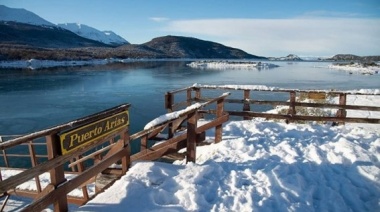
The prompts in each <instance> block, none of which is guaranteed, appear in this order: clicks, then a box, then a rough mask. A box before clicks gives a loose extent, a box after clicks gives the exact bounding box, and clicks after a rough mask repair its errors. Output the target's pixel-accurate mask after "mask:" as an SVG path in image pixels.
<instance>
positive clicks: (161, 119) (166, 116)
mask: <svg viewBox="0 0 380 212" xmlns="http://www.w3.org/2000/svg"><path fill="white" fill-rule="evenodd" d="M200 107H202V104H200V103H195V104H192V105H190V106H188V107H186V108H185V109H183V110H179V111H175V112H172V113H167V114H164V115H161V116H159V117H157V118H155V119H153V120H152V121H150V122H149V123H148V124H146V125H145V127H144V130H147V129H150V128H152V127H154V126H157V125H159V124H161V123H164V122H166V121H169V120H173V119H176V118H178V117H180V116H181V115H182V114H185V113H187V112H189V111H191V110H194V109H198V108H200Z"/></svg>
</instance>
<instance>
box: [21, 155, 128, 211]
mask: <svg viewBox="0 0 380 212" xmlns="http://www.w3.org/2000/svg"><path fill="white" fill-rule="evenodd" d="M127 153H128V149H127V148H123V149H121V150H120V151H118V152H117V153H116V154H114V155H112V156H110V157H109V158H107V159H104V160H102V161H100V162H99V163H98V164H97V166H94V167H91V168H89V169H87V170H85V171H84V172H83V173H82V174H81V175H80V176H78V177H75V178H74V179H72V180H69V181H66V182H64V183H63V184H62V185H60V186H59V187H58V188H56V189H55V190H54V191H52V192H50V193H48V194H47V195H46V196H44V197H43V198H41V199H38V200H36V201H34V202H33V203H32V204H30V205H28V206H27V207H25V208H24V209H23V210H24V211H41V210H43V209H45V208H46V207H47V206H48V205H50V204H51V203H52V202H55V201H57V199H58V198H59V197H60V196H65V197H66V194H67V193H69V192H70V191H72V190H73V189H75V188H77V187H79V186H80V185H81V184H82V183H83V182H85V181H86V180H87V179H90V178H91V177H93V176H95V175H96V174H98V173H99V172H101V171H102V170H104V169H106V168H107V167H108V166H110V165H111V164H113V163H115V162H116V161H118V160H120V158H121V157H123V156H124V155H125V154H127Z"/></svg>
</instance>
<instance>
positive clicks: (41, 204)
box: [0, 93, 229, 211]
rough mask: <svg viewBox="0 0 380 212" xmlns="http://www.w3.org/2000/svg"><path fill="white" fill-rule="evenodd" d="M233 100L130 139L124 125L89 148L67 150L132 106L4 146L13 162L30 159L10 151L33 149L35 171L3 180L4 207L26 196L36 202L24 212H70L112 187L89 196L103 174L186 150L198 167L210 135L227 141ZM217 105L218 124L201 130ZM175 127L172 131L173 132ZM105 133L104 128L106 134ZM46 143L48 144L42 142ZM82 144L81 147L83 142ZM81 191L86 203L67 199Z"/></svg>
mask: <svg viewBox="0 0 380 212" xmlns="http://www.w3.org/2000/svg"><path fill="white" fill-rule="evenodd" d="M228 95H229V93H225V94H223V95H221V96H219V97H217V98H214V99H210V100H208V101H206V102H204V103H202V104H197V105H195V107H192V108H190V109H188V110H184V111H180V112H176V114H175V116H173V117H171V118H167V119H164V120H163V121H161V122H159V123H156V124H155V125H152V126H151V127H149V128H148V129H145V130H142V131H140V132H137V133H135V134H133V135H129V132H128V125H126V123H125V122H123V123H122V124H123V126H122V127H121V128H117V129H116V130H114V131H112V133H108V134H103V135H100V136H98V137H96V138H95V139H92V140H91V139H90V140H88V141H83V143H85V145H83V146H78V147H76V148H72V149H68V148H67V147H70V146H74V145H72V144H73V141H74V140H75V139H77V138H78V135H79V134H81V135H82V138H83V139H85V138H86V137H91V135H92V136H94V135H95V132H96V131H97V130H98V129H99V127H100V126H101V123H105V122H106V121H107V120H108V121H109V120H113V121H114V122H115V124H116V122H117V121H115V120H116V118H115V117H116V116H118V115H119V114H121V113H123V111H128V108H129V104H125V105H121V106H118V107H115V108H112V109H109V110H106V111H103V112H100V113H98V114H94V115H91V116H89V117H85V118H83V119H79V120H75V121H73V122H70V123H66V124H63V125H60V126H57V127H53V128H50V129H47V130H43V131H39V132H36V133H32V134H29V135H25V136H22V137H19V138H16V139H12V140H9V141H6V142H3V143H0V150H1V151H2V152H3V153H2V156H3V157H4V158H5V160H6V161H9V158H10V157H17V158H20V157H24V156H25V155H22V154H7V151H10V150H11V148H14V147H19V146H20V145H25V144H26V145H28V146H29V150H30V151H29V153H28V154H27V157H30V160H32V167H31V168H29V169H26V170H22V171H21V172H20V173H19V174H16V175H14V176H11V177H9V178H7V179H3V180H1V179H0V194H2V195H3V197H4V201H3V205H2V208H4V206H5V204H6V203H7V200H8V198H9V197H10V195H22V196H28V197H31V198H33V199H34V200H33V202H32V203H31V204H29V205H27V206H26V207H24V208H22V210H23V211H41V210H43V209H45V208H46V207H48V206H49V205H51V204H53V207H54V211H67V209H68V202H71V203H76V204H79V205H81V204H84V203H85V202H87V201H88V200H89V199H91V198H92V197H94V196H95V195H96V194H98V193H99V192H101V191H102V190H103V189H104V188H106V187H107V186H106V187H102V189H97V190H96V192H95V194H93V195H92V196H91V195H89V193H88V190H87V186H88V185H89V184H91V183H94V182H96V180H97V176H98V175H99V174H101V173H108V174H113V175H115V174H116V175H117V177H120V176H122V175H124V174H125V173H126V171H127V169H128V167H129V166H130V163H131V162H132V161H136V160H156V159H159V158H161V157H162V156H164V155H167V154H170V153H175V152H178V151H179V150H180V149H182V148H186V149H187V153H186V160H187V162H195V156H196V146H197V145H198V144H199V143H200V142H201V141H203V140H204V139H205V131H206V130H208V129H210V128H213V127H215V128H216V130H215V142H219V141H221V139H222V124H223V123H224V122H226V121H227V120H228V119H229V116H228V114H227V113H224V111H223V108H224V107H223V105H224V99H225V98H226V97H227V96H228ZM212 105H215V111H216V116H215V119H213V120H210V121H209V122H208V123H206V124H204V125H201V126H198V118H199V114H198V111H199V109H201V108H203V107H206V106H212ZM127 114H129V113H127ZM110 118H111V119H110ZM127 118H128V117H127ZM128 124H129V120H128ZM169 126H170V129H168V127H169ZM105 128H106V126H105V125H104V126H103V131H104V130H105ZM164 130H167V131H170V133H169V134H170V136H168V137H167V138H162V137H160V136H159V133H160V132H162V131H164ZM99 131H101V130H99ZM66 138H71V140H69V143H68V144H65V143H64V141H65V139H66ZM41 139H42V140H43V141H40V140H41ZM34 140H39V141H38V142H39V144H41V145H45V146H46V152H47V155H38V154H36V151H34V150H33V149H34ZM158 140H159V141H160V142H159V143H158V144H156V145H154V146H152V145H149V142H150V141H153V142H157V141H158ZM81 142H82V141H81ZM131 142H140V143H141V151H140V152H138V153H136V154H133V155H131V153H130V144H131ZM78 143H80V142H79V141H78ZM45 156H47V160H45V161H43V162H41V163H38V162H37V161H38V158H39V157H45ZM88 160H91V162H92V163H86V162H87V161H88ZM115 163H119V164H120V166H121V167H120V168H118V167H116V168H110V166H111V165H112V164H115ZM9 164H10V163H8V162H7V164H6V165H7V166H8V167H9ZM113 167H114V166H113ZM65 168H71V169H72V170H71V171H70V172H69V171H65ZM1 170H4V167H3V168H2V169H0V176H1ZM46 172H49V173H50V183H49V184H48V185H47V186H43V185H41V182H40V179H39V176H40V175H42V174H44V173H46ZM67 174H75V175H76V176H75V177H74V178H72V179H68V178H67V177H66V175H67ZM31 179H35V182H36V187H37V189H36V191H23V190H20V189H18V186H19V185H20V184H22V183H25V182H27V181H28V180H31ZM116 179H117V178H115V180H116ZM112 183H113V181H111V182H108V185H110V184H112ZM78 188H79V189H81V190H82V193H83V197H82V198H75V197H70V196H68V197H66V196H67V195H68V194H69V193H70V192H71V191H72V190H74V189H78Z"/></svg>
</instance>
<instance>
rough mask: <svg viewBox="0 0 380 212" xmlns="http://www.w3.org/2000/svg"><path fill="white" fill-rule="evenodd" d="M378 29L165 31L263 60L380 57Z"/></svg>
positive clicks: (305, 25)
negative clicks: (339, 55) (346, 55)
mask: <svg viewBox="0 0 380 212" xmlns="http://www.w3.org/2000/svg"><path fill="white" fill-rule="evenodd" d="M379 26H380V19H353V18H351V19H349V18H334V19H332V18H319V19H317V18H312V19H310V18H296V19H204V20H178V21H169V22H168V23H167V25H166V26H165V28H164V30H166V31H169V32H170V33H172V34H178V33H181V34H183V35H188V36H193V37H198V38H201V39H203V38H204V37H207V38H208V39H211V40H212V41H215V42H220V43H222V44H224V45H227V46H232V47H236V48H240V49H243V50H245V51H247V52H249V53H252V54H256V55H264V56H283V55H284V54H289V53H295V54H300V55H319V56H322V55H323V56H324V55H333V54H337V53H352V54H358V55H375V54H376V55H380V49H379V46H380V36H379V35H380V27H379Z"/></svg>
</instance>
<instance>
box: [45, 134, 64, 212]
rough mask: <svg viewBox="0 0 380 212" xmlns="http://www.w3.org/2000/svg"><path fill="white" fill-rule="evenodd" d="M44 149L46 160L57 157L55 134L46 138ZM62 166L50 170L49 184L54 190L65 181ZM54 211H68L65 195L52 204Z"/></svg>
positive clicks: (57, 147)
mask: <svg viewBox="0 0 380 212" xmlns="http://www.w3.org/2000/svg"><path fill="white" fill-rule="evenodd" d="M46 147H47V153H48V159H49V160H51V159H53V158H56V157H58V156H59V155H58V152H59V141H58V136H57V135H56V134H52V135H48V136H46ZM63 166H64V165H63V164H62V165H60V166H57V167H55V168H53V169H51V170H50V182H51V184H52V185H54V187H55V189H56V188H57V187H58V186H59V184H61V183H63V182H65V181H66V178H65V172H64V167H63ZM53 205H54V211H68V205H67V198H66V196H65V195H62V196H60V197H58V199H57V201H56V202H54V204H53Z"/></svg>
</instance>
